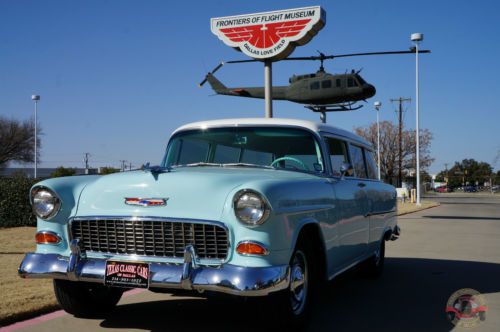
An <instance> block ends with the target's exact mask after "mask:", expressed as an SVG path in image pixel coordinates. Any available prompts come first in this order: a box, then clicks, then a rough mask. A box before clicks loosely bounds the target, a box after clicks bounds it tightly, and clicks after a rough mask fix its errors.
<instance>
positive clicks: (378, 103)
mask: <svg viewBox="0 0 500 332" xmlns="http://www.w3.org/2000/svg"><path fill="white" fill-rule="evenodd" d="M373 106H375V110H376V111H377V157H378V179H379V180H380V123H379V117H378V111H379V110H380V107H382V103H381V102H379V101H376V102H374V103H373Z"/></svg>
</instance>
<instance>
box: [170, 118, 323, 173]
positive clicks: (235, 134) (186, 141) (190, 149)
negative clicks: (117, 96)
mask: <svg viewBox="0 0 500 332" xmlns="http://www.w3.org/2000/svg"><path fill="white" fill-rule="evenodd" d="M162 166H166V167H180V166H221V167H256V166H257V167H274V168H280V169H289V170H298V171H306V172H315V173H316V172H323V170H324V166H323V160H322V158H321V150H320V147H319V145H318V142H317V141H316V139H315V138H314V136H313V135H312V134H311V133H310V132H308V131H305V130H302V129H293V128H276V127H246V128H241V127H237V128H213V129H199V130H189V131H183V132H180V133H178V134H176V135H175V136H174V137H172V139H171V140H170V143H169V145H168V150H167V154H166V156H165V158H164V161H163V165H162Z"/></svg>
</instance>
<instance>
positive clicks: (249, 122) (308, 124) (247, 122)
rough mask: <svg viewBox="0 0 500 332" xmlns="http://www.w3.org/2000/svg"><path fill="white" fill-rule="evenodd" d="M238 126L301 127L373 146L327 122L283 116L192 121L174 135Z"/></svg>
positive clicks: (178, 129)
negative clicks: (181, 132)
mask: <svg viewBox="0 0 500 332" xmlns="http://www.w3.org/2000/svg"><path fill="white" fill-rule="evenodd" d="M238 126H242V127H251V126H282V127H299V128H305V129H309V130H311V131H314V132H327V133H331V134H335V135H339V136H343V137H346V138H349V139H351V140H353V141H357V142H359V143H361V144H363V145H367V146H370V147H371V146H372V145H371V143H369V142H368V141H366V140H365V139H364V138H362V137H360V136H358V135H356V134H354V133H351V132H349V131H347V130H344V129H341V128H338V127H334V126H330V125H328V124H325V123H317V122H312V121H307V120H297V119H282V118H239V119H221V120H208V121H199V122H192V123H188V124H185V125H183V126H181V127H179V128H177V129H176V130H175V131H174V133H173V135H174V134H176V133H178V132H179V131H184V130H193V129H206V128H219V127H238Z"/></svg>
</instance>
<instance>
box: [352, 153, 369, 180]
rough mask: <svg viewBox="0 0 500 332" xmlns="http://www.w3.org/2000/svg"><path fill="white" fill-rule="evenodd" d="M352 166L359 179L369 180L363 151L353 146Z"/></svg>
mask: <svg viewBox="0 0 500 332" xmlns="http://www.w3.org/2000/svg"><path fill="white" fill-rule="evenodd" d="M351 157H352V166H353V167H354V172H355V173H356V176H357V177H358V178H363V179H366V178H367V173H366V167H365V160H364V158H363V149H362V148H361V147H359V146H356V145H351Z"/></svg>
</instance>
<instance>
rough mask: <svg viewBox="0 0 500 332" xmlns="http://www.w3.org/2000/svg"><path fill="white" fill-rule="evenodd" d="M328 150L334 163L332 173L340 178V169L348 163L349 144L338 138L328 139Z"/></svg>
mask: <svg viewBox="0 0 500 332" xmlns="http://www.w3.org/2000/svg"><path fill="white" fill-rule="evenodd" d="M326 142H327V144H328V150H329V153H330V162H331V163H332V171H333V175H334V176H340V167H341V166H342V164H343V163H348V162H349V158H348V157H347V144H346V142H344V141H341V140H339V139H336V138H330V137H327V138H326Z"/></svg>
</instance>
